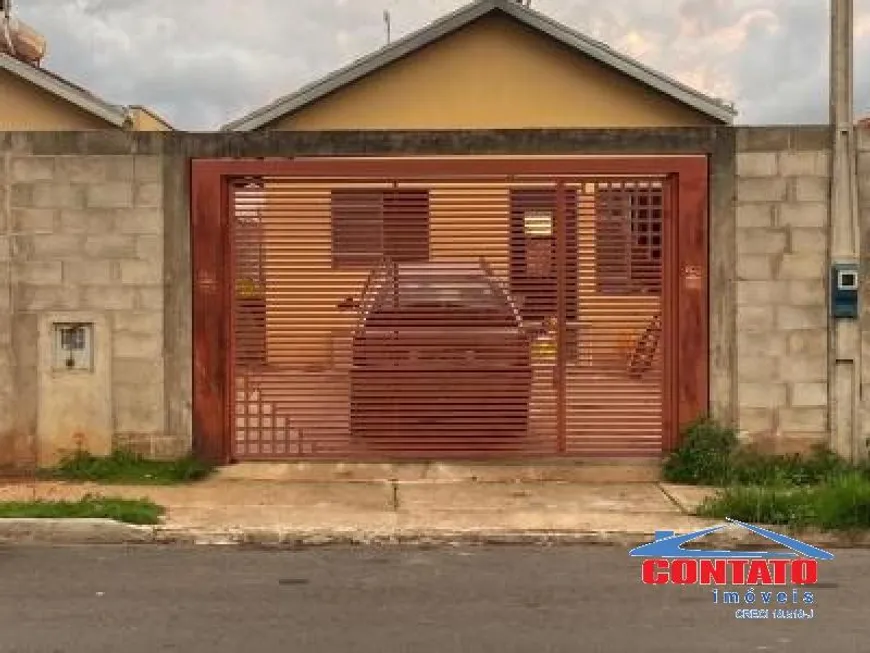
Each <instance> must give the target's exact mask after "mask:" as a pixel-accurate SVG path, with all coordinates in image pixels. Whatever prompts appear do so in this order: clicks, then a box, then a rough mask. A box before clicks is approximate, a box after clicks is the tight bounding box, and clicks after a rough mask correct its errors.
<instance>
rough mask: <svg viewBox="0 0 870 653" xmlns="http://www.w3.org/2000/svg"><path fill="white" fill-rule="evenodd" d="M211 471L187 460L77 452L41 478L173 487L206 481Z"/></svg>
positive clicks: (116, 452) (201, 464) (43, 473)
mask: <svg viewBox="0 0 870 653" xmlns="http://www.w3.org/2000/svg"><path fill="white" fill-rule="evenodd" d="M213 470H214V468H213V467H211V466H209V465H207V464H205V463H202V462H200V461H198V460H196V459H194V458H191V457H188V458H181V459H179V460H171V461H158V460H147V459H145V458H144V457H142V456H140V455H138V454H135V453H131V452H129V451H123V450H119V451H115V452H114V453H112V454H111V455H109V456H92V455H91V454H89V453H86V452H77V453H75V454H74V455H72V456H69V457H67V458H66V459H64V460H63V461H61V463H60V464H59V465H58V466H57V467H54V468H51V469H47V470H44V471H43V472H42V475H43V477H45V478H51V479H58V480H66V481H93V482H97V483H104V484H116V485H122V484H123V485H176V484H181V483H192V482H194V481H199V480H202V479H204V478H207V477H208V476H209V475H210V474H211V473H212V471H213Z"/></svg>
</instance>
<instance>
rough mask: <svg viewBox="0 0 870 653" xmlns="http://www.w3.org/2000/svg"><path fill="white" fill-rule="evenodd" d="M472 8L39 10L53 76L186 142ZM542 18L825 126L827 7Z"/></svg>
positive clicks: (544, 2)
mask: <svg viewBox="0 0 870 653" xmlns="http://www.w3.org/2000/svg"><path fill="white" fill-rule="evenodd" d="M461 4H463V3H462V0H383V1H382V2H380V3H371V2H365V1H363V0H293V1H292V2H281V1H280V0H246V1H245V2H244V3H239V2H237V1H234V0H197V2H179V1H178V0H65V1H64V2H63V3H60V2H58V0H28V1H27V2H22V3H20V4H19V12H20V15H21V17H22V19H24V20H25V21H27V22H28V23H29V24H31V25H32V26H34V27H35V28H37V29H38V30H40V31H41V32H42V33H43V34H45V35H46V37H47V38H48V39H49V48H50V50H49V57H48V59H47V61H46V65H47V66H48V67H49V68H51V69H52V70H55V71H57V72H58V73H60V74H62V75H65V76H67V77H69V78H70V79H72V80H73V81H76V82H79V83H81V84H82V85H84V86H86V87H87V88H90V89H91V90H93V91H94V92H95V93H97V94H99V95H101V96H103V97H105V98H106V99H107V100H109V101H112V102H118V103H125V104H145V105H148V106H150V107H152V108H154V109H156V110H157V111H159V112H161V113H163V114H164V115H166V116H167V117H168V118H169V119H170V120H171V121H172V122H174V123H175V124H176V125H177V126H178V127H180V128H183V129H203V130H204V129H213V128H215V127H216V126H218V125H219V124H221V123H223V122H226V121H228V120H230V119H233V118H236V117H239V116H240V115H242V114H243V113H245V112H247V111H249V110H251V109H254V108H256V107H258V106H261V105H263V104H265V103H266V102H269V101H271V100H273V99H275V98H276V97H278V96H281V95H284V94H286V93H288V92H291V91H292V90H294V89H296V88H298V87H299V86H301V85H303V84H305V83H307V82H310V81H312V80H314V79H317V78H318V77H320V76H322V75H324V74H326V73H328V72H329V71H331V70H334V69H335V68H338V67H340V66H342V65H344V64H346V63H348V62H349V61H351V60H353V59H354V58H356V57H359V56H361V55H363V54H366V53H368V52H370V51H372V50H375V49H377V48H379V47H381V46H382V45H383V44H384V40H385V28H384V24H383V15H382V12H383V10H385V9H388V10H389V11H390V12H391V16H392V30H393V35H394V37H398V36H401V35H403V34H406V33H408V32H410V31H412V30H414V29H417V28H419V27H421V26H423V25H425V24H426V23H427V22H429V21H431V20H434V19H436V18H438V17H439V16H440V15H443V14H444V13H446V12H448V11H452V10H454V9H456V8H458V7H459V6H461ZM533 6H534V8H535V9H537V10H539V11H542V12H544V13H546V14H549V15H551V16H552V17H553V18H555V19H557V20H560V21H562V22H564V23H566V24H568V25H569V26H571V27H573V28H574V29H577V30H579V31H581V32H584V33H587V34H589V35H590V36H593V37H595V38H598V39H601V40H603V41H605V42H607V43H608V44H610V45H611V46H613V47H615V48H616V49H619V50H622V51H625V52H626V53H627V54H630V55H631V56H634V57H636V58H638V59H641V60H643V61H644V63H646V64H647V65H649V66H651V67H653V68H656V69H659V70H661V71H662V72H664V73H667V74H669V75H672V76H674V77H676V78H677V79H679V80H681V81H683V82H685V83H687V84H689V85H691V86H695V87H697V88H698V89H699V90H702V91H705V92H708V93H710V94H712V95H718V96H723V97H726V98H727V99H729V100H732V101H734V102H736V103H737V105H738V109H739V110H740V121H741V122H748V123H776V122H823V121H826V120H827V105H828V90H827V80H828V64H827V57H828V24H829V23H828V17H827V11H828V9H827V6H828V3H827V2H826V1H825V0H788V1H787V2H784V1H781V0H727V1H726V0H682V1H681V2H662V1H661V0H609V2H607V3H601V2H600V1H599V0H535V1H534V2H533ZM855 6H856V24H857V29H856V74H857V80H858V82H857V87H856V104H857V106H858V109H859V112H861V113H863V112H864V111H867V110H870V70H868V69H867V66H866V65H864V63H863V62H865V61H870V57H868V56H867V55H868V54H870V0H856V5H855Z"/></svg>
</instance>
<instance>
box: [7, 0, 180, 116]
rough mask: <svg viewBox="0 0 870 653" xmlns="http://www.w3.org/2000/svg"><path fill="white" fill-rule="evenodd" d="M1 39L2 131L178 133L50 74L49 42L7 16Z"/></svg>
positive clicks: (139, 109)
mask: <svg viewBox="0 0 870 653" xmlns="http://www.w3.org/2000/svg"><path fill="white" fill-rule="evenodd" d="M7 11H8V8H7V7H6V6H5V3H2V2H0V12H7ZM0 37H2V38H0V97H2V98H3V101H2V103H0V131H89V130H101V129H125V130H131V131H171V130H172V127H171V125H169V123H167V122H166V121H165V120H164V119H162V118H160V117H159V116H156V115H155V114H154V113H153V112H152V111H150V110H148V109H145V108H144V107H140V106H131V107H125V106H122V105H117V104H112V103H109V102H106V101H105V100H103V99H101V98H99V97H97V96H96V95H94V94H93V93H91V92H90V91H88V90H87V89H85V88H82V87H81V86H79V85H78V84H75V83H73V82H71V81H69V80H67V79H64V78H63V77H61V76H60V75H57V74H56V73H53V72H51V71H49V70H48V69H46V68H44V67H43V66H42V63H41V61H42V57H43V56H44V54H45V50H46V46H45V39H43V38H42V36H41V35H39V34H38V33H36V32H35V31H33V30H32V29H31V28H29V27H28V26H26V25H23V24H22V23H20V22H18V21H17V20H15V19H14V18H11V17H9V16H8V15H7V14H6V13H0ZM7 39H8V40H7ZM13 55H14V56H13Z"/></svg>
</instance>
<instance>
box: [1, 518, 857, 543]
mask: <svg viewBox="0 0 870 653" xmlns="http://www.w3.org/2000/svg"><path fill="white" fill-rule="evenodd" d="M773 528H774V530H776V527H773ZM780 532H784V531H783V529H780ZM786 532H788V531H786ZM788 534H789V535H792V536H795V537H797V538H799V539H801V540H802V541H804V542H806V543H808V544H812V545H814V546H818V547H821V548H827V549H856V548H858V549H865V548H866V549H870V533H859V534H854V535H852V534H843V533H806V532H805V533H796V532H788ZM653 537H654V533H652V532H646V531H594V530H586V531H579V530H578V531H555V530H554V531H548V530H514V529H490V530H479V529H478V530H453V529H388V530H380V531H379V530H366V529H346V530H334V529H331V530H326V529H293V528H284V529H282V528H226V529H202V528H188V527H184V526H177V525H161V526H134V525H130V524H123V523H120V522H116V521H113V520H111V519H0V543H3V544H58V545H63V544H66V545H83V544H154V545H198V546H235V547H242V548H244V547H250V548H267V549H299V548H311V547H325V546H351V545H356V546H360V545H367V546H396V545H399V546H462V545H468V546H471V545H526V546H531V545H534V546H542V545H548V546H556V545H563V546H569V545H604V546H616V547H622V548H626V549H628V548H632V547H634V546H638V545H640V544H645V543H647V542H650V541H651V540H652V539H653ZM769 545H770V543H769V542H768V541H767V540H765V539H763V538H760V537H759V536H757V535H755V534H753V533H749V532H746V531H743V530H738V529H733V530H732V531H725V532H723V533H713V534H711V535H708V536H707V537H705V538H704V539H703V540H700V541H699V542H697V543H693V544H692V546H694V547H696V548H702V549H713V548H719V549H735V550H740V549H754V550H758V549H759V548H761V549H763V548H764V547H765V546H769Z"/></svg>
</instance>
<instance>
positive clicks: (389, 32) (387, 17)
mask: <svg viewBox="0 0 870 653" xmlns="http://www.w3.org/2000/svg"><path fill="white" fill-rule="evenodd" d="M2 1H3V0H0V2H2ZM384 27H386V29H387V45H389V44H390V43H391V42H392V40H393V38H392V37H393V35H392V19H391V17H390V10H389V9H384Z"/></svg>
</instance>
